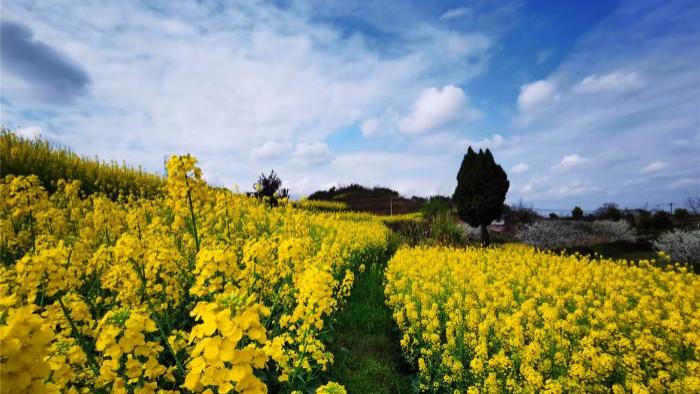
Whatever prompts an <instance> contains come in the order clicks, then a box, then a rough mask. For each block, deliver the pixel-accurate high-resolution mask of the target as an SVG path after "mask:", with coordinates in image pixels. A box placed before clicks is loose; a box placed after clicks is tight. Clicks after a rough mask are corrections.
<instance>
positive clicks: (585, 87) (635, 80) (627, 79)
mask: <svg viewBox="0 0 700 394" xmlns="http://www.w3.org/2000/svg"><path fill="white" fill-rule="evenodd" d="M643 85H644V82H643V80H642V77H641V76H640V75H639V73H637V72H634V71H631V72H624V71H613V72H611V73H609V74H604V75H598V74H592V75H589V76H587V77H586V78H584V79H583V80H581V82H579V83H578V84H577V85H576V86H574V91H576V92H580V93H598V92H626V91H629V90H633V89H637V88H639V87H641V86H643Z"/></svg>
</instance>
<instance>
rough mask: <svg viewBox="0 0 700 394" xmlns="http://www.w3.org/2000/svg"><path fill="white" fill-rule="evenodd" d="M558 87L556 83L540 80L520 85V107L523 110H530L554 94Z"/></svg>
mask: <svg viewBox="0 0 700 394" xmlns="http://www.w3.org/2000/svg"><path fill="white" fill-rule="evenodd" d="M555 91H556V87H555V85H554V83H552V82H549V81H546V80H540V81H536V82H532V83H528V84H525V85H523V86H521V87H520V95H519V96H518V108H520V110H521V111H528V110H531V109H534V108H536V107H537V106H539V105H540V104H543V103H545V102H547V101H549V99H551V98H552V97H553V96H554V93H555Z"/></svg>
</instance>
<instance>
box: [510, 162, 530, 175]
mask: <svg viewBox="0 0 700 394" xmlns="http://www.w3.org/2000/svg"><path fill="white" fill-rule="evenodd" d="M529 169H530V166H529V165H527V164H526V163H518V164H516V165H514V166H513V168H511V169H510V171H511V172H512V173H513V174H522V173H524V172H526V171H527V170H529Z"/></svg>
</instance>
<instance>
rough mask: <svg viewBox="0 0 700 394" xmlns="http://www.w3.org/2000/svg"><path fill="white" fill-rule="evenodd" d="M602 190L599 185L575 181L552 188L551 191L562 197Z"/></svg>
mask: <svg viewBox="0 0 700 394" xmlns="http://www.w3.org/2000/svg"><path fill="white" fill-rule="evenodd" d="M598 190H600V188H599V187H597V186H592V185H589V184H586V183H583V182H579V181H574V182H571V183H569V184H566V185H562V186H557V187H553V188H551V189H550V190H549V191H550V192H551V193H553V194H555V195H558V196H561V197H572V196H581V195H584V194H588V193H593V192H595V191H598Z"/></svg>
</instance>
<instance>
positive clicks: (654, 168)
mask: <svg viewBox="0 0 700 394" xmlns="http://www.w3.org/2000/svg"><path fill="white" fill-rule="evenodd" d="M666 168H668V163H666V162H664V161H660V160H658V161H655V162H653V163H649V164H648V165H646V166H644V168H642V169H641V170H640V171H639V173H640V174H651V173H654V172H659V171H661V170H665V169H666Z"/></svg>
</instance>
